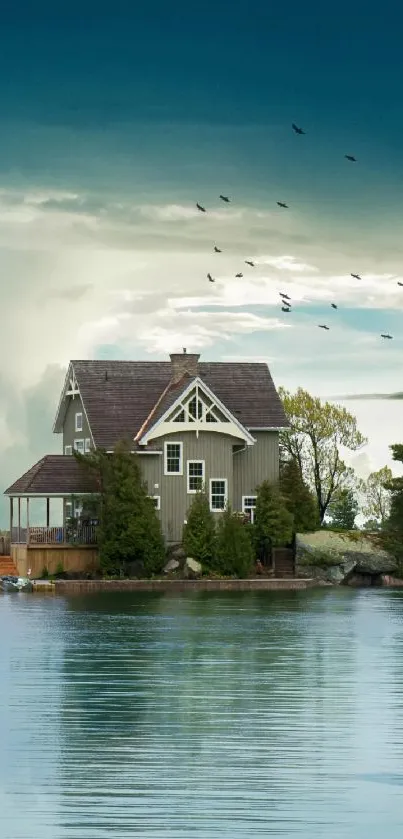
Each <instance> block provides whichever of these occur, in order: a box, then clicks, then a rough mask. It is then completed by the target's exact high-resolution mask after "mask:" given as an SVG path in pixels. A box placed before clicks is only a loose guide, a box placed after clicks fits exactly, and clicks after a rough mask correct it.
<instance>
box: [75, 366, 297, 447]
mask: <svg viewBox="0 0 403 839" xmlns="http://www.w3.org/2000/svg"><path fill="white" fill-rule="evenodd" d="M71 364H72V368H73V370H74V375H75V379H76V381H77V384H78V387H79V390H80V394H81V398H82V401H83V404H84V407H85V411H86V414H87V418H88V422H89V425H90V428H91V432H92V436H93V439H94V443H95V445H96V446H97V447H102V448H106V449H112V448H113V447H114V446H115V445H116V443H117V442H118V441H119V440H121V439H128V438H130V439H131V440H133V439H134V438H135V437H136V435H137V434H138V432H139V431H140V429H141V428H142V426H144V424H145V422H146V421H147V419H148V418H149V416H150V414H151V411H153V409H155V411H156V416H158V412H159V411H160V410H161V409H162V407H164V411H166V410H167V408H169V407H170V404H174V402H175V400H176V398H177V397H178V396H179V393H180V388H181V387H182V386H183V385H184V380H181V382H180V384H179V386H178V390H177V391H176V390H175V388H172V389H171V387H170V382H171V375H172V366H171V362H170V361H72V362H71ZM198 376H199V377H200V378H201V379H202V380H203V382H205V384H206V385H207V387H208V388H210V390H211V391H212V392H213V393H214V394H215V395H216V396H217V397H218V399H219V400H220V401H221V402H222V403H223V404H224V405H225V406H226V408H227V409H228V410H229V411H230V413H231V414H233V416H234V417H236V418H237V420H238V421H239V422H240V423H241V424H242V425H243V426H244V427H245V428H253V429H259V428H285V427H287V426H288V422H287V419H286V417H285V414H284V409H283V405H282V402H281V400H280V398H279V396H278V394H277V391H276V388H275V386H274V383H273V380H272V377H271V375H270V371H269V369H268V367H267V365H266V364H260V363H253V362H245V363H242V362H199V364H198ZM189 381H190V377H189V379H188V382H189ZM164 391H165V394H164ZM163 394H164V395H163ZM161 397H163V398H162V399H161ZM171 399H172V402H171V403H170V401H169V400H171ZM160 400H161V401H160ZM157 403H159V404H158V406H157ZM156 406H157V407H156Z"/></svg>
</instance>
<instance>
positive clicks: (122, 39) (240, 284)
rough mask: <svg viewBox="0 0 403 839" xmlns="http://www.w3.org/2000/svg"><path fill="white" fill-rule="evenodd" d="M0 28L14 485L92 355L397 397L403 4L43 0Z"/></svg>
mask: <svg viewBox="0 0 403 839" xmlns="http://www.w3.org/2000/svg"><path fill="white" fill-rule="evenodd" d="M64 5H65V4H64ZM1 23H2V26H1V31H0V101H1V103H2V110H1V131H0V291H1V304H2V305H1V309H2V328H1V330H0V353H1V358H2V360H3V363H2V365H1V368H0V384H1V390H0V393H1V395H0V444H1V445H0V474H1V475H2V482H4V485H6V484H7V483H9V482H10V481H11V480H12V479H13V478H14V477H15V476H16V475H18V474H20V473H21V472H22V471H24V470H25V469H26V468H27V467H28V466H30V465H31V464H32V463H33V462H34V461H35V460H36V459H37V458H38V457H39V456H40V455H41V454H43V453H44V452H45V451H52V450H56V451H58V450H59V445H60V441H59V440H58V439H56V440H54V439H53V438H52V434H51V427H52V419H53V414H54V410H55V406H56V404H57V400H58V395H59V389H60V387H61V383H62V380H63V371H64V367H65V365H66V364H67V362H68V360H69V359H70V358H74V357H78V356H79V357H88V356H91V357H107V356H109V357H113V358H116V357H124V358H139V359H140V358H159V359H161V358H166V357H167V354H168V353H169V352H170V351H172V350H173V349H177V348H178V347H179V348H181V347H182V346H187V347H188V349H189V350H191V349H195V350H197V351H200V353H201V355H202V357H203V358H205V359H211V360H214V359H217V360H220V359H228V360H231V359H233V360H240V359H242V358H245V359H258V360H267V361H268V363H269V364H270V367H271V369H272V372H273V374H274V376H275V380H276V382H277V383H278V384H284V385H286V386H287V387H289V388H292V389H293V388H295V387H297V386H299V385H301V386H303V387H306V388H308V389H309V390H311V391H312V392H315V393H317V394H318V395H324V396H331V395H333V394H335V393H336V394H339V393H360V392H374V391H376V392H387V391H396V390H403V387H402V380H401V359H402V336H403V329H402V326H403V321H402V308H403V288H400V287H399V286H398V285H397V281H398V279H400V281H403V276H402V273H403V272H402V257H403V242H402V237H401V208H402V203H403V179H402V176H401V175H402V169H403V145H402V141H401V137H402V130H403V107H402V104H401V80H402V78H403V53H402V50H401V32H402V24H403V10H402V9H399V7H398V4H396V3H390V2H386V3H384V4H383V5H382V6H379V5H378V6H375V5H374V6H371V5H368V4H366V3H364V2H356V3H354V4H351V3H346V2H341V3H338V4H337V7H329V6H326V4H323V3H322V2H321V3H319V2H308V3H305V4H303V5H301V4H300V3H297V2H296V0H291V1H290V2H289V3H288V4H286V5H285V6H282V5H281V4H267V3H263V2H261V3H257V2H252V3H246V2H244V0H234V2H232V3H222V2H212V1H211V0H205V2H203V3H199V2H193V3H186V4H185V3H183V2H182V1H181V0H180V1H179V2H176V3H175V4H168V3H166V2H165V3H162V2H152V3H149V4H141V5H140V4H134V3H132V2H119V0H117V2H115V3H113V4H102V3H99V2H98V3H95V2H83V3H82V4H81V3H80V4H79V3H78V2H75V0H73V2H70V3H69V4H68V6H67V5H65V7H64V8H63V9H59V8H57V5H55V4H54V3H50V2H43V1H42V2H41V0H38V2H37V3H36V4H35V5H34V4H31V3H30V4H29V3H28V2H19V3H16V4H11V3H5V4H3V6H2V15H1ZM292 122H296V123H297V124H299V125H301V126H302V127H303V128H304V129H305V130H306V135H305V136H295V135H294V133H293V132H292V130H291V123H292ZM345 154H353V155H355V156H356V157H357V161H358V162H357V163H353V164H352V163H349V162H348V161H347V160H345V158H344V155H345ZM219 193H224V194H229V195H230V196H231V198H232V199H233V201H232V203H231V204H230V205H228V206H225V205H223V204H222V203H221V202H220V201H219V199H218V195H219ZM196 201H200V202H201V203H202V204H204V205H205V206H206V207H207V213H206V214H205V216H202V215H201V214H200V213H198V212H197V210H196V209H195V202H196ZM277 201H285V202H286V203H287V204H288V205H289V209H288V210H281V209H280V208H279V207H278V206H277V203H276V202H277ZM214 243H217V244H218V245H219V246H220V247H221V248H222V250H223V253H222V254H219V255H217V254H213V253H212V249H213V245H214ZM247 258H252V259H253V260H255V262H256V268H254V269H249V268H248V267H247V266H246V265H245V263H244V260H245V259H247ZM208 271H210V272H211V273H213V275H214V276H215V278H216V283H215V285H214V286H212V285H211V284H209V283H208V282H207V280H206V274H207V272H208ZM239 271H242V273H243V274H244V277H243V278H242V279H240V280H239V279H238V280H237V279H235V274H236V273H237V272H239ZM350 272H357V273H359V274H361V276H362V278H363V279H362V281H354V280H352V279H351V277H350ZM280 290H283V291H288V293H289V294H290V295H291V296H292V298H293V302H294V311H293V312H292V313H291V314H290V315H284V314H283V313H282V312H281V310H280V307H279V305H278V292H279V291H280ZM332 300H336V302H337V303H338V306H339V309H338V310H337V312H335V311H333V310H332V309H331V307H330V302H331V301H332ZM323 322H324V323H329V325H330V326H331V329H330V331H329V332H323V331H321V330H319V329H318V323H323ZM16 323H17V324H18V337H17V339H16ZM384 331H390V332H391V333H392V334H393V335H394V340H393V341H390V342H388V343H385V342H382V340H381V339H380V337H379V336H380V333H381V332H384ZM10 348H12V351H10ZM388 404H389V407H388V411H389V412H390V410H392V409H391V407H390V403H388ZM354 405H355V406H356V403H354ZM367 414H368V411H366V413H365V414H363V419H364V420H365V421H366V420H367ZM375 415H376V417H377V423H378V425H376V424H375V420H374V426H373V430H372V431H371V432H368V430H367V431H366V433H370V437H371V446H370V448H369V455H368V457H369V461H370V460H371V458H372V461H371V463H373V464H374V465H376V466H377V467H378V466H380V465H382V463H383V462H384V457H385V451H386V452H387V444H388V443H389V442H390V443H391V442H394V441H395V435H396V433H397V428H398V427H399V426H398V423H397V421H396V423H395V424H393V422H392V424H391V426H390V430H389V431H388V432H387V434H388V435H389V437H388V439H387V441H386V446H385V439H383V440H382V444H380V443H379V439H380V437H379V435H380V430H379V427H378V426H379V414H377V413H376V411H375V412H374V416H375ZM389 415H390V413H389ZM389 415H388V416H389ZM383 433H384V434H385V433H386V432H385V431H384V430H383ZM377 441H378V442H377ZM371 447H372V448H371ZM375 452H377V454H376V453H375ZM369 461H368V462H369ZM380 461H381V462H380Z"/></svg>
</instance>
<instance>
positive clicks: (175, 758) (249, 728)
mask: <svg viewBox="0 0 403 839" xmlns="http://www.w3.org/2000/svg"><path fill="white" fill-rule="evenodd" d="M0 742H1V749H0V813H1V825H2V829H1V835H2V837H4V839H67V838H68V839H73V837H74V839H106V837H110V836H113V837H114V839H118V837H119V838H120V837H122V839H123V837H125V839H127V837H144V839H161V837H167V839H193V838H194V839H213V837H217V839H218V838H219V839H222V837H225V839H227V837H228V839H229V837H231V839H238V837H239V839H240V838H241V837H242V839H249V838H251V839H254V837H270V836H273V837H278V838H279V837H290V839H291V837H292V838H293V839H302V838H303V839H308V838H309V839H314V837H322V839H324V837H325V838H326V839H345V837H348V839H350V838H351V839H353V838H354V839H379V837H381V836H386V837H388V839H400V837H401V835H402V797H403V592H401V591H393V590H384V589H373V590H368V589H367V590H365V589H362V590H351V589H348V588H344V589H343V588H338V589H330V588H328V589H318V590H310V591H301V592H298V591H290V592H266V593H264V592H261V593H245V594H242V593H230V592H228V593H220V594H211V593H199V594H198V593H190V594H189V595H181V596H180V597H179V596H176V595H172V594H161V593H156V594H154V593H152V594H141V595H140V594H137V593H135V594H133V593H127V594H126V593H124V594H116V595H110V594H102V595H91V596H85V597H84V596H83V597H81V596H75V597H71V598H61V597H60V598H59V597H54V596H51V595H50V596H47V597H46V596H45V597H42V596H41V595H23V594H10V595H2V596H0Z"/></svg>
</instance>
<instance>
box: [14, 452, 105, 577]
mask: <svg viewBox="0 0 403 839" xmlns="http://www.w3.org/2000/svg"><path fill="white" fill-rule="evenodd" d="M96 492H97V485H96V479H95V476H94V475H92V474H91V473H89V471H88V470H87V469H86V468H85V467H83V466H82V464H80V463H79V462H78V461H77V460H76V459H75V458H74V457H72V456H71V455H46V456H45V457H44V458H42V460H40V461H38V463H36V464H35V465H34V466H33V467H32V468H31V469H30V470H29V471H28V472H26V473H25V474H24V475H22V476H21V478H19V479H18V480H17V481H15V483H14V484H12V486H10V487H9V488H8V489H7V490H6V493H5V494H6V495H7V496H8V498H9V500H10V543H11V544H10V554H11V557H12V559H13V561H14V564H15V566H16V568H17V569H18V573H19V574H20V575H21V576H25V575H26V574H27V573H28V570H30V571H31V574H32V577H33V578H35V577H38V576H41V575H42V574H43V572H44V570H45V569H46V571H47V572H48V573H49V574H52V573H57V570H56V569H57V568H58V569H59V571H60V569H61V568H62V567H63V570H64V571H66V572H67V573H74V572H76V573H78V572H79V573H82V572H85V571H86V570H88V569H89V568H90V569H92V570H93V569H94V567H95V565H96V564H97V556H98V552H97V524H98V523H97V521H96V520H94V519H90V518H84V517H83V515H82V513H83V510H82V504H83V503H84V504H85V496H90V495H93V494H94V493H96ZM75 499H77V501H76V500H75ZM78 499H79V501H80V503H78Z"/></svg>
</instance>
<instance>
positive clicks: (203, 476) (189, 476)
mask: <svg viewBox="0 0 403 839" xmlns="http://www.w3.org/2000/svg"><path fill="white" fill-rule="evenodd" d="M191 463H201V465H202V467H203V469H202V474H201V482H202V487H203V486H204V484H205V480H206V462H205V460H188V461H187V462H186V490H187V493H188V495H196V493H197V489H190V487H189V480H190V478H191V477H192V478H194V477H196V476H195V475H189V466H190V464H191ZM197 477H199V476H197Z"/></svg>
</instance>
